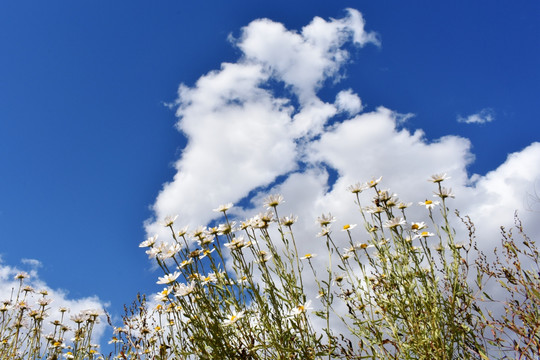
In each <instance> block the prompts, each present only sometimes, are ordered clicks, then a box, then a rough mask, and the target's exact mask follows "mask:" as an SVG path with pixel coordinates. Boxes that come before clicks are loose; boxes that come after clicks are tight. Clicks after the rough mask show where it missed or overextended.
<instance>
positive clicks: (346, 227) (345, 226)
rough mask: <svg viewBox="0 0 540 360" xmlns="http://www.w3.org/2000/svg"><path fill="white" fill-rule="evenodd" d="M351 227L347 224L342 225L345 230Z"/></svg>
mask: <svg viewBox="0 0 540 360" xmlns="http://www.w3.org/2000/svg"><path fill="white" fill-rule="evenodd" d="M350 227H351V225H349V224H347V225H343V230H347V229H349V228H350Z"/></svg>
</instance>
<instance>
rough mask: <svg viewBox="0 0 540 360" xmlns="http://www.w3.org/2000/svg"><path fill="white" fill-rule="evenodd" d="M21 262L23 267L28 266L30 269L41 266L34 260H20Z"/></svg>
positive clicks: (39, 262)
mask: <svg viewBox="0 0 540 360" xmlns="http://www.w3.org/2000/svg"><path fill="white" fill-rule="evenodd" d="M21 262H22V263H23V264H25V265H29V266H31V267H32V268H40V267H41V266H42V264H41V261H39V260H36V259H21Z"/></svg>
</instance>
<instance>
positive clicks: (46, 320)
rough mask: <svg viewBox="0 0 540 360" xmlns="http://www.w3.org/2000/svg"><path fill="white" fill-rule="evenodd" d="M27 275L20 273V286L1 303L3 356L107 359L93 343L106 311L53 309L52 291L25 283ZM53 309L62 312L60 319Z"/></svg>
mask: <svg viewBox="0 0 540 360" xmlns="http://www.w3.org/2000/svg"><path fill="white" fill-rule="evenodd" d="M27 278H29V275H28V274H27V273H26V272H20V273H18V274H17V275H16V276H15V280H17V281H18V286H17V288H13V289H12V293H11V297H10V299H5V300H3V301H2V304H1V305H0V359H2V360H4V359H5V360H23V359H25V360H26V359H32V360H34V359H61V358H64V359H75V360H79V359H90V360H93V359H100V358H103V357H102V356H100V355H99V352H98V350H99V345H96V344H93V343H91V339H92V333H93V330H94V326H95V325H96V324H97V323H99V321H100V319H99V318H100V316H101V315H103V314H104V312H103V311H102V310H95V309H89V310H85V311H82V312H81V313H78V314H75V315H72V316H69V315H68V312H69V309H68V308H65V307H60V308H58V309H53V308H52V307H51V306H50V304H51V302H52V301H53V299H52V298H50V297H48V291H47V290H41V291H36V290H34V289H33V288H32V287H31V286H30V285H25V283H24V281H25V279H27ZM53 310H56V311H57V312H58V313H59V316H60V318H59V319H58V316H55V317H51V316H50V313H51V311H53ZM68 316H69V319H68ZM45 330H48V332H45ZM68 336H69V338H67V339H66V337H68Z"/></svg>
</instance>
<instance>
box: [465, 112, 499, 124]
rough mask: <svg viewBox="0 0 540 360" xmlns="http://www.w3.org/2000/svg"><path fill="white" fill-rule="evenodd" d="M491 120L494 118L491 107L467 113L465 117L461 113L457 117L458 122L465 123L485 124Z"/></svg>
mask: <svg viewBox="0 0 540 360" xmlns="http://www.w3.org/2000/svg"><path fill="white" fill-rule="evenodd" d="M493 120H495V111H493V109H491V108H485V109H482V110H480V111H479V112H478V113H476V114H472V115H469V116H467V117H463V116H461V115H459V116H458V117H457V121H458V122H462V123H466V124H485V123H488V122H491V121H493Z"/></svg>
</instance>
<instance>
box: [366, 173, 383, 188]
mask: <svg viewBox="0 0 540 360" xmlns="http://www.w3.org/2000/svg"><path fill="white" fill-rule="evenodd" d="M381 180H382V176H380V177H379V178H378V179H375V178H372V179H371V180H370V181H368V182H367V183H366V186H367V187H370V188H372V187H375V186H377V184H378V183H380V182H381Z"/></svg>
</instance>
